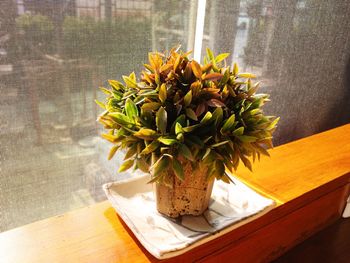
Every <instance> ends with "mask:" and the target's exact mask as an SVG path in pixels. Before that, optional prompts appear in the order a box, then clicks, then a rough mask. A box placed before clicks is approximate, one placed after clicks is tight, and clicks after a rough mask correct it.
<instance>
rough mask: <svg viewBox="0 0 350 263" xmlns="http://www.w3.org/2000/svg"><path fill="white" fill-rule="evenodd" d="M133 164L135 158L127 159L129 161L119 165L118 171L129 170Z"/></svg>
mask: <svg viewBox="0 0 350 263" xmlns="http://www.w3.org/2000/svg"><path fill="white" fill-rule="evenodd" d="M133 164H134V160H127V161H125V162H124V163H123V164H122V165H121V166H120V167H119V170H118V172H119V173H121V172H124V171H126V170H128V169H129V168H131V166H133Z"/></svg>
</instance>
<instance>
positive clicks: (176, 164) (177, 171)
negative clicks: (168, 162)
mask: <svg viewBox="0 0 350 263" xmlns="http://www.w3.org/2000/svg"><path fill="white" fill-rule="evenodd" d="M173 170H174V173H175V175H176V176H177V178H179V179H180V180H181V181H183V180H184V178H185V176H184V170H183V169H182V165H181V163H180V162H179V161H178V160H177V159H176V158H173Z"/></svg>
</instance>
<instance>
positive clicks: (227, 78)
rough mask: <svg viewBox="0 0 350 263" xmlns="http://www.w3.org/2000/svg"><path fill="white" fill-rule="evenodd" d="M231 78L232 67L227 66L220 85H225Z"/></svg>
mask: <svg viewBox="0 0 350 263" xmlns="http://www.w3.org/2000/svg"><path fill="white" fill-rule="evenodd" d="M229 79H230V69H229V68H227V69H226V70H225V73H224V76H223V77H222V79H221V80H220V83H219V86H220V87H223V86H224V85H225V84H226V83H227V81H228V80H229Z"/></svg>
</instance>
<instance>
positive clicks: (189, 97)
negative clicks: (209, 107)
mask: <svg viewBox="0 0 350 263" xmlns="http://www.w3.org/2000/svg"><path fill="white" fill-rule="evenodd" d="M191 101H192V90H190V91H189V92H187V94H186V95H185V97H184V104H185V107H187V106H189V105H190V104H191Z"/></svg>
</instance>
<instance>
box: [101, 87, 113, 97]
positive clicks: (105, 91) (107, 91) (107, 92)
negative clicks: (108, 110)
mask: <svg viewBox="0 0 350 263" xmlns="http://www.w3.org/2000/svg"><path fill="white" fill-rule="evenodd" d="M99 89H100V90H101V91H102V92H103V93H104V94H106V95H109V96H110V95H112V92H111V91H110V90H108V89H106V88H105V87H99Z"/></svg>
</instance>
